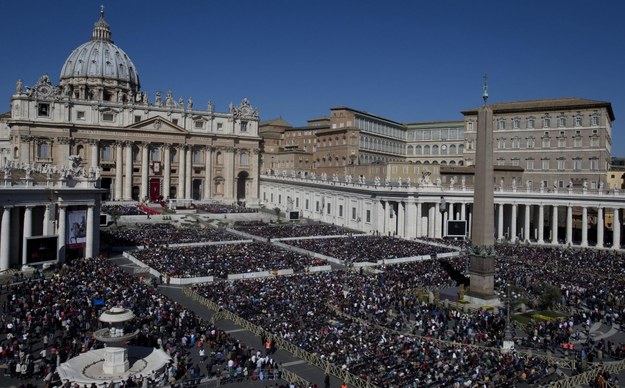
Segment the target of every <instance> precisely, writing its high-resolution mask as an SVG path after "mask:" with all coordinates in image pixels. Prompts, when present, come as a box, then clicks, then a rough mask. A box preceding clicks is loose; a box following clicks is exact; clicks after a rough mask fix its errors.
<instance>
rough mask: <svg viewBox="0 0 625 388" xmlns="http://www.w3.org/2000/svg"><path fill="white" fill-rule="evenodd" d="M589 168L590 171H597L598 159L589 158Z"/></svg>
mask: <svg viewBox="0 0 625 388" xmlns="http://www.w3.org/2000/svg"><path fill="white" fill-rule="evenodd" d="M590 169H591V170H592V171H599V159H596V158H595V159H590Z"/></svg>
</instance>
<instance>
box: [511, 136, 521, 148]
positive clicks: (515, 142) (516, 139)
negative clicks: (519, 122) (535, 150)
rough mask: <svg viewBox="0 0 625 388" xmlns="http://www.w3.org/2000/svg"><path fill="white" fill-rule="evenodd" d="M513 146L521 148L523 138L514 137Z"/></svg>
mask: <svg viewBox="0 0 625 388" xmlns="http://www.w3.org/2000/svg"><path fill="white" fill-rule="evenodd" d="M512 148H515V149H516V148H521V139H519V138H518V137H515V138H513V139H512Z"/></svg>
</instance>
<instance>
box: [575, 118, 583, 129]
mask: <svg viewBox="0 0 625 388" xmlns="http://www.w3.org/2000/svg"><path fill="white" fill-rule="evenodd" d="M575 126H576V127H581V126H582V116H575Z"/></svg>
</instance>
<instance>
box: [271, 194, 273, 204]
mask: <svg viewBox="0 0 625 388" xmlns="http://www.w3.org/2000/svg"><path fill="white" fill-rule="evenodd" d="M271 203H273V193H271Z"/></svg>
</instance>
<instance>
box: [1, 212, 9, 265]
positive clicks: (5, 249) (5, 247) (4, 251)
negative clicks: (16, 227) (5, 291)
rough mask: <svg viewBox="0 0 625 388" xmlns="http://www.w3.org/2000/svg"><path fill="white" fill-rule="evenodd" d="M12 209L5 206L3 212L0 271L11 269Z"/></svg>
mask: <svg viewBox="0 0 625 388" xmlns="http://www.w3.org/2000/svg"><path fill="white" fill-rule="evenodd" d="M11 209H12V207H11V206H5V207H4V210H3V212H2V229H0V271H6V270H7V269H9V267H10V253H11V250H10V248H11V238H10V236H11Z"/></svg>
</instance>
